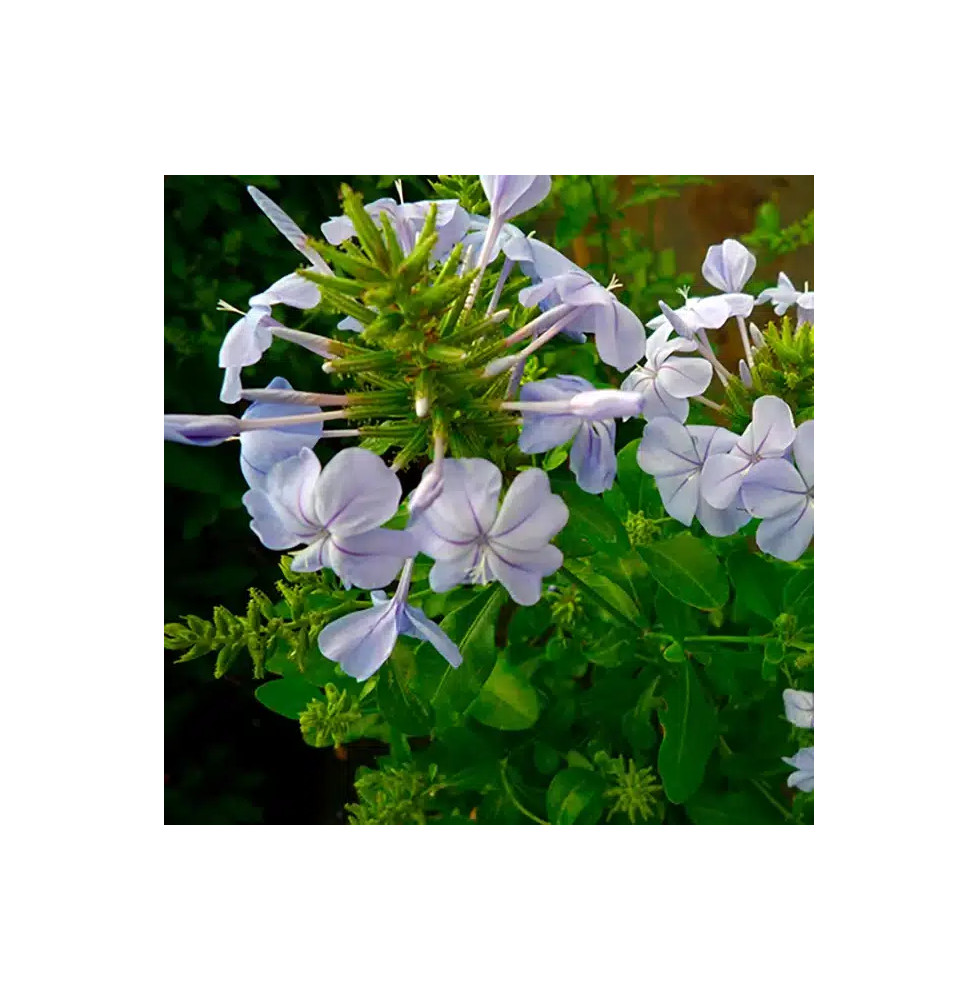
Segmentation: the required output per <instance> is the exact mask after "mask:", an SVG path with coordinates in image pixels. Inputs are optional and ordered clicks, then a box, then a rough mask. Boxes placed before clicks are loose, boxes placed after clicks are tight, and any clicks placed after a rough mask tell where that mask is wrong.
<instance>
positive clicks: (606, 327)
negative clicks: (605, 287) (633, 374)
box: [594, 293, 645, 372]
mask: <svg viewBox="0 0 978 1000" xmlns="http://www.w3.org/2000/svg"><path fill="white" fill-rule="evenodd" d="M608 295H609V298H610V299H611V301H610V303H609V304H608V305H606V306H602V307H601V308H600V309H599V310H598V311H597V316H596V323H595V330H594V343H595V346H596V347H597V349H598V357H600V358H601V360H602V361H604V362H605V363H607V364H609V365H611V366H612V367H614V368H617V369H618V371H620V372H624V371H628V369H629V368H631V367H632V365H634V364H635V363H636V362H637V361H638V360H639V359H640V358H641V357H642V355H643V354H644V353H645V327H643V326H642V321H641V320H640V319H639V318H638V316H636V315H635V313H633V312H632V311H631V309H629V308H628V307H627V306H625V305H623V304H622V303H621V302H619V301H618V300H617V299H616V298H614V297H613V296H611V295H610V293H608Z"/></svg>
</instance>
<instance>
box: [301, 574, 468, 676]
mask: <svg viewBox="0 0 978 1000" xmlns="http://www.w3.org/2000/svg"><path fill="white" fill-rule="evenodd" d="M409 566H410V564H409V565H408V567H406V568H405V571H404V573H403V574H402V576H401V581H400V583H399V584H398V587H397V590H396V591H395V593H394V596H393V597H392V598H391V599H390V600H388V599H387V595H386V594H385V593H384V592H383V591H382V590H373V591H371V593H370V597H371V599H372V600H373V602H374V607H372V608H367V609H366V610H364V611H354V612H353V613H352V614H349V615H344V616H343V617H342V618H337V619H336V620H335V621H332V622H330V623H329V624H328V625H327V626H326V627H325V628H324V629H323V630H322V631H321V632H320V633H319V639H318V642H319V649H320V652H322V654H323V656H325V657H327V658H328V659H330V660H335V661H337V662H338V663H339V665H340V667H341V668H342V669H343V671H344V673H347V674H349V675H350V676H351V677H355V678H356V679H357V680H359V681H365V680H366V679H367V678H368V677H370V676H371V675H372V674H374V673H376V672H377V670H379V669H380V667H381V666H382V665H383V664H384V663H385V662H386V660H387V659H388V658H389V657H390V655H391V653H392V652H393V651H394V645H395V643H396V642H397V637H398V635H407V636H411V637H412V638H415V639H421V640H422V641H426V642H430V643H431V645H432V646H434V647H435V649H437V650H438V652H439V653H441V655H442V656H443V657H444V658H445V659H446V660H447V661H448V662H449V663H450V664H451V665H452V666H453V667H457V666H458V665H459V664H460V663H461V662H462V654H461V652H460V651H459V648H458V646H456V645H455V643H454V642H452V640H451V639H450V638H449V637H448V636H447V635H446V634H445V632H444V631H443V630H442V629H441V628H439V627H438V626H437V625H436V624H435V623H434V622H433V621H432V620H431V619H430V618H429V617H428V616H427V615H426V614H425V613H424V612H423V611H422V610H421V609H420V608H416V607H414V605H411V604H408V603H407V591H408V587H409V585H410V579H411V574H410V570H409Z"/></svg>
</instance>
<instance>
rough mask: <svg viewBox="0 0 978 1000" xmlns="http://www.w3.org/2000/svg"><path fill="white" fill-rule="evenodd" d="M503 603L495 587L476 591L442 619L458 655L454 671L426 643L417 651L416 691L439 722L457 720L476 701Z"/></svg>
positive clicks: (490, 659) (491, 661)
mask: <svg viewBox="0 0 978 1000" xmlns="http://www.w3.org/2000/svg"><path fill="white" fill-rule="evenodd" d="M505 599H506V592H505V591H504V590H503V588H502V587H501V586H499V584H493V585H492V586H491V587H486V588H485V589H484V590H480V591H477V592H476V594H475V596H474V597H472V599H471V600H469V601H468V602H467V603H465V604H463V605H462V606H461V607H460V608H458V609H456V610H455V611H453V612H452V613H451V614H449V615H446V616H445V617H444V618H443V619H442V622H441V627H442V629H444V631H445V632H446V633H447V634H448V636H449V637H450V638H451V639H453V640H454V642H455V644H456V645H457V646H458V648H459V650H460V651H461V653H462V663H461V665H460V666H458V667H451V666H446V665H445V661H444V660H443V659H442V657H441V654H440V653H438V651H437V650H436V649H434V648H433V647H432V646H430V645H428V644H427V643H426V644H425V645H424V646H422V647H421V648H420V649H419V650H418V654H417V658H418V667H419V673H420V677H419V682H420V685H421V687H420V690H419V691H418V693H419V694H420V695H421V696H422V697H424V696H425V695H426V694H428V692H429V691H430V701H431V704H432V705H433V706H434V708H435V710H436V713H437V714H438V716H439V724H440V723H441V722H442V720H445V721H449V722H450V721H453V720H455V719H457V718H458V716H460V715H461V714H462V713H463V712H464V711H465V710H466V709H467V708H468V707H469V705H471V704H472V702H473V701H474V700H475V699H476V697H477V696H478V694H479V691H480V690H481V689H482V685H483V684H485V682H486V679H487V678H488V677H489V675H490V674H491V673H492V669H493V667H494V666H495V665H496V619H497V618H498V617H499V609H500V608H501V607H502V605H503V602H504V601H505Z"/></svg>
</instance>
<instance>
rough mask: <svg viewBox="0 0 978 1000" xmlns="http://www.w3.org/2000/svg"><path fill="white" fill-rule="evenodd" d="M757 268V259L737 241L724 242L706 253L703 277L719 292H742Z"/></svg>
mask: <svg viewBox="0 0 978 1000" xmlns="http://www.w3.org/2000/svg"><path fill="white" fill-rule="evenodd" d="M755 267H757V258H756V257H755V256H754V255H753V254H752V253H751V252H750V250H748V249H747V247H745V246H744V245H743V243H738V242H737V240H729V239H728V240H724V241H723V242H722V243H716V244H714V245H713V246H711V247H710V248H709V249H708V250H707V251H706V258H705V259H704V261H703V277H704V278H706V280H707V282H708V283H709V284H711V285H712V286H713V287H714V288H719V289H720V291H721V292H742V291H743V290H744V285H746V284H747V282H748V281H749V280H750V276H751V275H752V274H753V273H754V268H755Z"/></svg>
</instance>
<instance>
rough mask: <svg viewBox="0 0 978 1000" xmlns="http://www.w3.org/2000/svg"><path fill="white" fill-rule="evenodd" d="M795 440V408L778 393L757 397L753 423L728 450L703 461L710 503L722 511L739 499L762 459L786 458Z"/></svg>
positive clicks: (703, 478)
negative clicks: (778, 395) (748, 474)
mask: <svg viewBox="0 0 978 1000" xmlns="http://www.w3.org/2000/svg"><path fill="white" fill-rule="evenodd" d="M794 439H795V418H794V417H793V416H792V413H791V408H790V407H789V406H788V404H787V403H786V402H785V401H784V400H783V399H779V398H778V397H777V396H761V398H760V399H755V400H754V406H753V409H752V411H751V422H750V423H749V424H748V425H747V429H746V430H745V431H744V433H743V434H741V435H740V437H739V438H738V439H737V440H736V441H735V442H734V443H733V446H732V447H731V448H730V450H729V451H728V452H726V453H725V454H722V455H710V456H709V458H707V460H706V461H705V462H704V463H703V471H702V480H701V484H700V485H701V489H702V491H703V497H704V498H705V499H706V502H707V503H709V504H711V505H712V506H714V507H718V508H720V509H721V510H724V509H725V508H727V507H729V506H730V505H731V504H733V503H734V501H735V500H736V499H737V496H738V494H739V493H740V488H741V486H742V485H743V482H744V477H745V476H746V475H747V473H748V472H750V470H751V469H752V468H753V467H754V466H755V465H758V464H759V463H761V462H765V461H770V460H771V459H775V458H782V457H783V456H784V453H785V452H786V451H787V450H788V448H790V447H791V442H792V441H794Z"/></svg>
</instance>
